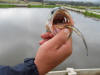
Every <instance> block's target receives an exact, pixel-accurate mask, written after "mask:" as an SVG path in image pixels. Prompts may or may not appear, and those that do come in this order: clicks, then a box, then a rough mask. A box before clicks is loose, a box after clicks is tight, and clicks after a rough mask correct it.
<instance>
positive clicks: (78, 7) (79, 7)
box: [71, 6, 86, 9]
mask: <svg viewBox="0 0 100 75" xmlns="http://www.w3.org/2000/svg"><path fill="white" fill-rule="evenodd" d="M71 7H72V8H77V9H86V7H85V6H71Z"/></svg>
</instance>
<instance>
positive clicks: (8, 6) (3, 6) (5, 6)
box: [0, 4, 16, 8]
mask: <svg viewBox="0 0 100 75" xmlns="http://www.w3.org/2000/svg"><path fill="white" fill-rule="evenodd" d="M12 7H16V5H8V4H6V5H3V4H2V5H0V8H12Z"/></svg>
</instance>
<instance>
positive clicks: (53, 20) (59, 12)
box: [46, 7, 88, 56]
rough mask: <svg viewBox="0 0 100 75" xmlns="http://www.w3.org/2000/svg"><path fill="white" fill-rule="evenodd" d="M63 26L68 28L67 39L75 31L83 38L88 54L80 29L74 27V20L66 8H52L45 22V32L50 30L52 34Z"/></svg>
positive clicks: (85, 44)
mask: <svg viewBox="0 0 100 75" xmlns="http://www.w3.org/2000/svg"><path fill="white" fill-rule="evenodd" d="M65 28H68V29H69V31H70V35H69V37H68V39H69V38H70V37H71V36H72V33H73V32H75V33H76V34H77V35H78V36H79V37H80V38H81V39H82V40H83V43H84V46H85V49H86V55H87V56H88V46H87V43H86V41H85V38H84V36H83V34H82V32H80V30H79V29H78V28H76V27H75V25H74V21H73V19H72V17H71V15H70V13H69V12H68V10H67V9H66V8H65V7H56V8H53V10H52V11H51V12H50V16H49V19H48V21H47V23H46V32H51V33H52V34H53V35H56V34H57V33H58V32H60V31H61V30H62V29H65Z"/></svg>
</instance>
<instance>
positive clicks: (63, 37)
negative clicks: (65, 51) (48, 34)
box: [48, 29, 70, 49]
mask: <svg viewBox="0 0 100 75" xmlns="http://www.w3.org/2000/svg"><path fill="white" fill-rule="evenodd" d="M69 34H70V31H69V30H68V29H63V30H62V31H60V32H59V33H58V34H56V36H54V37H53V38H52V39H50V40H49V41H48V45H49V46H51V47H53V48H56V49H58V48H60V46H62V45H63V44H64V43H66V41H67V38H68V37H69Z"/></svg>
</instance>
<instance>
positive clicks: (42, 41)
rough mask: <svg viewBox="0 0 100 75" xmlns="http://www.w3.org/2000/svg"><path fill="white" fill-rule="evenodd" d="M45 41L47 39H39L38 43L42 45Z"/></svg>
mask: <svg viewBox="0 0 100 75" xmlns="http://www.w3.org/2000/svg"><path fill="white" fill-rule="evenodd" d="M46 41H48V39H45V40H41V41H40V42H39V44H40V45H42V44H43V43H45V42H46Z"/></svg>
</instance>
